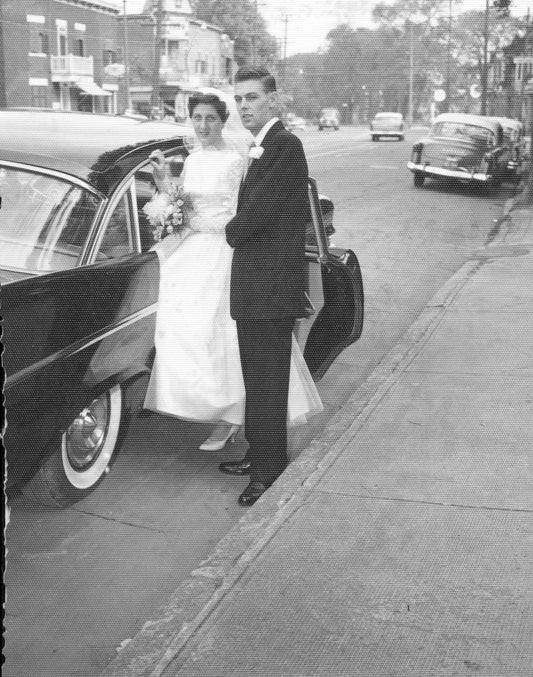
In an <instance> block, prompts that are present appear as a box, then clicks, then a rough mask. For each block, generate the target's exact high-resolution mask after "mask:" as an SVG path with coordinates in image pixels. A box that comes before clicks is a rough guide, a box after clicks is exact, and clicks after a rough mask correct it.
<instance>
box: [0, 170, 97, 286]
mask: <svg viewBox="0 0 533 677" xmlns="http://www.w3.org/2000/svg"><path fill="white" fill-rule="evenodd" d="M0 197H1V199H2V202H1V209H0V265H2V266H6V267H9V268H16V269H19V270H25V271H28V272H31V273H45V272H46V273H48V272H53V271H58V270H65V269H68V268H74V267H75V266H76V265H77V264H78V261H79V259H80V256H81V254H82V251H83V248H84V245H85V241H86V238H87V235H88V233H89V232H90V229H91V226H92V224H93V222H94V219H95V216H96V214H97V212H98V209H99V207H100V204H101V199H100V198H99V197H98V196H96V195H94V194H93V193H91V192H90V191H88V190H85V189H84V188H82V187H80V186H78V185H74V184H72V183H70V182H68V181H65V180H62V179H59V178H56V177H55V176H48V175H46V174H40V173H37V172H32V171H26V170H21V169H18V168H17V169H14V168H12V167H8V166H4V167H0Z"/></svg>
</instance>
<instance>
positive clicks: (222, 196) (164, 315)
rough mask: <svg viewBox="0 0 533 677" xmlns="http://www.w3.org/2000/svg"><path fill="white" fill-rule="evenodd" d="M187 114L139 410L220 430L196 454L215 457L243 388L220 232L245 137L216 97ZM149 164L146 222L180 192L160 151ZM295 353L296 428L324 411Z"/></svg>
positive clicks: (241, 167)
mask: <svg viewBox="0 0 533 677" xmlns="http://www.w3.org/2000/svg"><path fill="white" fill-rule="evenodd" d="M233 106H234V105H233ZM188 110H189V115H190V119H191V122H192V126H193V129H194V133H195V145H196V147H195V148H193V150H192V152H191V153H190V155H189V156H188V157H187V159H186V160H185V164H184V168H183V172H182V175H181V177H180V179H181V180H182V183H181V187H180V193H179V195H180V198H179V199H180V200H183V217H184V222H185V227H184V228H182V229H181V230H180V231H179V232H177V233H172V234H170V235H168V236H167V237H165V238H164V239H162V240H161V241H160V242H158V243H157V244H156V245H155V246H154V250H155V251H156V253H157V254H158V257H159V260H160V288H159V306H158V313H157V320H156V333H155V347H156V356H155V362H154V366H153V369H152V374H151V377H150V381H149V385H148V391H147V394H146V399H145V403H144V406H145V408H147V409H151V410H154V411H158V412H161V413H163V414H167V415H172V416H177V417H179V418H184V419H188V420H192V421H198V422H200V421H201V422H213V423H216V424H218V425H217V426H216V428H215V430H214V431H213V434H212V435H211V436H210V437H209V438H208V440H206V441H205V442H204V443H203V444H202V445H201V446H200V449H204V450H210V451H216V450H219V449H222V448H223V447H224V446H225V445H226V443H227V442H228V441H229V440H231V441H233V440H234V439H235V435H236V434H237V432H238V430H239V428H240V427H241V426H242V425H243V423H244V405H245V391H244V382H243V377H242V369H241V361H240V355H239V346H238V341H237V330H236V324H235V321H234V320H233V319H232V318H231V316H230V301H229V299H230V274H231V262H232V255H233V249H232V248H231V247H230V246H229V245H228V244H227V242H226V234H225V226H226V223H227V222H228V221H229V220H230V219H231V218H232V217H233V216H234V214H235V213H236V210H237V198H238V192H239V187H240V184H241V181H242V179H243V176H244V172H245V170H246V166H247V152H248V147H249V146H248V145H247V143H246V142H245V141H244V138H245V135H246V134H248V132H246V130H245V129H244V127H242V125H241V122H240V119H239V117H238V113H237V111H236V110H234V111H232V101H231V100H230V99H229V98H226V96H225V95H224V94H223V93H222V92H218V91H217V90H212V89H209V90H201V91H200V92H199V93H197V94H194V95H192V96H191V97H190V98H189V102H188ZM230 112H231V121H230V124H229V125H226V122H227V121H228V118H229V117H230ZM225 125H226V129H225ZM228 127H231V131H230V130H229V129H228ZM152 164H153V167H154V181H155V183H156V185H157V188H158V191H159V195H156V196H155V197H154V198H153V199H152V201H151V203H148V205H147V206H146V207H145V210H146V213H147V215H148V216H149V218H150V219H151V220H152V221H153V220H154V219H155V220H157V218H158V212H160V210H161V209H162V208H163V210H165V209H167V211H166V213H168V205H169V202H172V200H176V199H177V198H176V195H177V194H178V193H177V189H176V186H175V185H173V184H172V183H171V182H170V180H169V177H168V174H167V172H166V169H165V159H164V156H163V154H162V153H161V152H160V151H156V152H155V153H154V154H153V156H152ZM161 198H163V199H162V201H161ZM161 204H162V207H161ZM179 204H182V203H181V202H180V203H179ZM159 216H161V214H159ZM292 345H293V348H292V357H291V373H290V384H289V401H288V416H287V421H288V423H289V424H291V423H292V424H296V423H302V422H305V421H306V420H307V417H308V416H310V415H312V414H314V413H317V412H319V411H321V410H322V403H321V401H320V397H319V395H318V392H317V390H316V387H315V384H314V382H313V380H312V378H311V375H310V373H309V370H308V369H307V365H306V364H305V361H304V359H303V356H302V353H301V351H300V348H299V346H298V344H297V342H296V339H295V338H294V337H293V341H292Z"/></svg>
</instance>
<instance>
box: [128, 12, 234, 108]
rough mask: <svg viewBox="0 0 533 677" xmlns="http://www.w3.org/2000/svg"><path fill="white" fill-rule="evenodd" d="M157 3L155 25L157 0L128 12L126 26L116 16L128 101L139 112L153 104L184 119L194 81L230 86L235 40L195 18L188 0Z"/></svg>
mask: <svg viewBox="0 0 533 677" xmlns="http://www.w3.org/2000/svg"><path fill="white" fill-rule="evenodd" d="M161 5H162V7H161V9H162V12H161V16H160V25H159V26H158V25H157V6H158V0H147V1H146V4H145V7H144V10H143V12H142V13H141V14H133V15H132V14H130V15H128V16H127V17H126V26H124V17H119V19H118V21H119V24H121V28H120V31H119V33H120V34H121V35H123V36H124V37H123V40H122V42H123V44H124V45H127V49H128V65H129V81H130V87H129V89H130V101H131V104H132V106H133V108H135V109H136V110H137V111H138V112H140V113H144V114H147V115H148V114H150V111H151V109H152V108H153V107H156V108H157V109H159V110H160V111H161V113H162V114H166V115H171V116H173V117H175V118H176V119H178V120H182V119H184V118H185V117H186V101H187V98H188V95H189V94H190V93H191V92H192V91H193V90H194V89H196V88H197V87H202V86H211V87H217V88H220V89H223V90H226V89H230V88H231V86H232V83H233V73H234V70H235V65H234V53H233V41H232V40H230V38H229V36H228V35H227V34H226V33H224V31H223V29H221V28H220V27H218V26H214V25H211V24H206V23H204V22H202V21H199V20H198V19H196V18H195V17H194V16H193V13H192V8H191V5H190V3H189V0H163V1H162V3H161ZM158 33H159V70H157V63H156V62H157V59H158V55H157V54H156V52H155V42H156V36H157V35H158ZM154 90H155V93H154Z"/></svg>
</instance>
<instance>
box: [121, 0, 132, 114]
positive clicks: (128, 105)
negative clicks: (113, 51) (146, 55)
mask: <svg viewBox="0 0 533 677" xmlns="http://www.w3.org/2000/svg"><path fill="white" fill-rule="evenodd" d="M123 9H124V19H123V21H124V87H125V88H126V108H127V110H130V108H131V107H132V105H131V93H130V66H129V57H128V11H127V9H126V0H123Z"/></svg>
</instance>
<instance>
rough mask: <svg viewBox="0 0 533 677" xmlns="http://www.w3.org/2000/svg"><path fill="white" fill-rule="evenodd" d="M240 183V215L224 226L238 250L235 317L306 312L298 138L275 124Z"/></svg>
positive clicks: (302, 165)
mask: <svg viewBox="0 0 533 677" xmlns="http://www.w3.org/2000/svg"><path fill="white" fill-rule="evenodd" d="M261 146H262V147H263V148H264V152H263V155H262V156H261V158H259V159H257V160H253V161H252V163H251V165H250V167H249V168H248V173H247V174H246V178H245V180H244V183H243V185H242V187H241V191H240V194H239V203H238V208H237V214H236V215H235V216H234V217H233V218H232V219H231V221H229V223H228V224H227V225H226V238H227V241H228V243H229V244H230V245H231V246H232V247H233V248H234V253H233V264H232V271H231V316H232V317H233V318H234V319H243V318H278V317H302V316H303V315H304V314H305V306H306V303H305V295H304V291H305V280H306V275H305V222H306V220H307V218H308V214H309V204H308V197H307V181H308V171H307V162H306V159H305V155H304V151H303V147H302V143H301V141H300V139H299V138H298V137H297V136H295V135H294V134H291V133H290V132H288V131H287V130H286V129H285V127H284V126H283V125H282V123H281V122H279V121H278V122H276V123H275V124H274V125H273V126H272V127H271V128H270V129H269V130H268V132H267V134H266V136H265V138H264V140H263V142H262V144H261Z"/></svg>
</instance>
